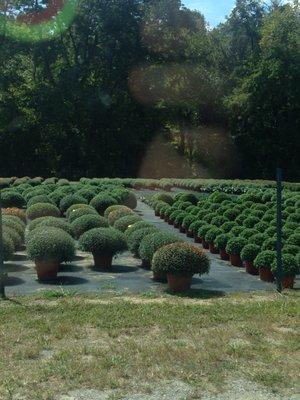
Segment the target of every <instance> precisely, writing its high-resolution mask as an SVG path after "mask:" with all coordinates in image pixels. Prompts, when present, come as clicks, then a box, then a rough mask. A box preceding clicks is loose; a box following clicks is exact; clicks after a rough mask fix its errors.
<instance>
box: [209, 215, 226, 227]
mask: <svg viewBox="0 0 300 400" xmlns="http://www.w3.org/2000/svg"><path fill="white" fill-rule="evenodd" d="M226 222H228V219H227V218H226V217H224V216H223V215H219V216H217V217H214V218H212V220H211V224H212V225H215V226H217V227H220V226H222V225H223V224H224V223H226Z"/></svg>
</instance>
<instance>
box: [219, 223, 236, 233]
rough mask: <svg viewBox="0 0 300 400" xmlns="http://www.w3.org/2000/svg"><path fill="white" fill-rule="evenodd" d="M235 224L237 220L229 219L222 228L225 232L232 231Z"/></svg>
mask: <svg viewBox="0 0 300 400" xmlns="http://www.w3.org/2000/svg"><path fill="white" fill-rule="evenodd" d="M234 226H237V225H236V223H235V222H233V221H228V222H225V223H224V224H223V225H221V229H222V231H223V232H224V233H228V232H230V231H231V229H232V228H233V227H234Z"/></svg>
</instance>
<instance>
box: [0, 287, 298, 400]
mask: <svg viewBox="0 0 300 400" xmlns="http://www.w3.org/2000/svg"><path fill="white" fill-rule="evenodd" d="M46 297H47V299H45V296H44V297H43V298H41V297H23V298H18V300H17V301H15V302H11V301H6V302H2V303H1V307H0V399H1V400H2V399H5V400H6V399H16V398H17V396H19V395H22V396H23V398H24V399H26V400H27V399H28V400H29V399H30V400H51V399H55V397H56V396H57V395H61V394H64V393H67V392H69V391H70V390H74V389H80V388H87V389H95V390H108V389H109V390H114V398H115V399H117V398H122V396H123V395H125V394H126V393H139V392H141V391H142V392H143V391H147V390H148V389H149V388H151V387H153V385H159V384H160V383H161V382H163V381H171V380H176V381H180V382H185V383H186V384H188V385H191V386H192V387H193V388H194V389H195V391H196V392H197V393H202V392H204V391H205V390H208V389H211V388H213V389H214V390H216V391H222V388H223V384H224V382H227V381H228V379H229V380H230V379H233V378H234V379H247V380H252V381H254V382H256V383H259V384H262V385H265V386H266V387H268V388H269V389H270V390H273V391H275V392H278V393H280V394H282V395H284V394H285V393H290V394H293V393H294V391H295V386H296V384H297V382H298V378H299V376H298V371H299V370H300V369H299V358H298V357H297V350H299V333H298V332H299V304H300V301H299V295H298V294H294V293H289V292H288V293H287V294H285V295H283V296H280V295H277V294H273V293H270V294H267V293H264V294H257V295H256V294H237V295H230V296H225V297H220V298H217V297H216V298H203V296H202V298H187V297H184V298H178V297H175V296H169V295H161V296H157V297H154V295H153V294H147V295H144V296H128V295H126V296H124V297H122V296H120V295H116V294H105V295H102V296H84V295H82V296H79V295H76V294H73V295H71V294H69V295H66V296H63V295H61V296H59V295H57V296H55V294H54V293H53V296H50V295H49V294H48V295H46ZM249 299H251V301H248V300H249ZM270 338H273V339H274V340H276V345H275V346H274V345H272V344H270ZM199 391H200V392H199ZM1 396H2V397H1ZM196 398H199V397H196Z"/></svg>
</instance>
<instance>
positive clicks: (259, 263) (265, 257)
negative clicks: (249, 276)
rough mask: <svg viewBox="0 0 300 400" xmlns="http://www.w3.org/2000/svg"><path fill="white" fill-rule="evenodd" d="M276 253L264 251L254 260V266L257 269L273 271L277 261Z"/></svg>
mask: <svg viewBox="0 0 300 400" xmlns="http://www.w3.org/2000/svg"><path fill="white" fill-rule="evenodd" d="M275 257H276V252H275V251H272V250H264V251H262V252H260V253H259V254H258V255H257V256H256V258H255V259H254V262H253V265H254V267H256V268H258V269H259V268H262V267H264V268H267V269H269V270H271V266H272V263H273V261H274V260H275Z"/></svg>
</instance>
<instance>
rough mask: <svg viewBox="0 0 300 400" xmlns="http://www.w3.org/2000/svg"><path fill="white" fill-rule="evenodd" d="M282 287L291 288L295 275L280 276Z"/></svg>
mask: <svg viewBox="0 0 300 400" xmlns="http://www.w3.org/2000/svg"><path fill="white" fill-rule="evenodd" d="M281 283H282V287H283V288H284V289H293V287H294V284H295V277H294V276H283V277H282V278H281Z"/></svg>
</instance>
